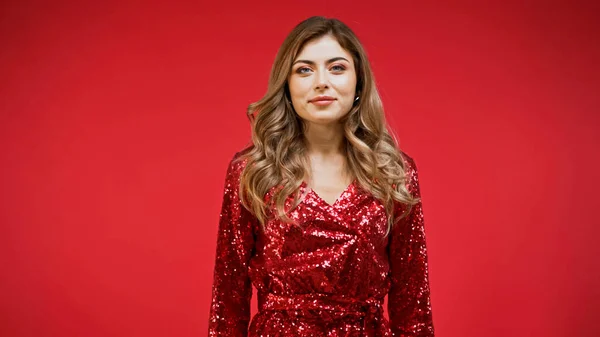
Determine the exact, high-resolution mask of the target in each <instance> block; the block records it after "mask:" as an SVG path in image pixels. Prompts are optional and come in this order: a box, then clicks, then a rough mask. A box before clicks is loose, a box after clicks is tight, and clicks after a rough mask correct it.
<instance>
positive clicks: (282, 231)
mask: <svg viewBox="0 0 600 337" xmlns="http://www.w3.org/2000/svg"><path fill="white" fill-rule="evenodd" d="M248 116H249V119H250V121H251V124H252V142H251V144H250V145H249V146H248V147H247V148H246V149H244V150H242V151H240V152H238V153H236V154H235V156H234V157H233V159H232V160H231V162H230V164H229V168H228V170H227V178H226V183H225V191H224V197H223V204H222V211H221V214H220V222H219V231H218V239H217V252H216V261H215V271H214V281H213V292H212V303H211V307H210V317H209V335H210V336H228V337H230V336H252V337H254V336H286V337H287V336H311V337H317V336H365V337H366V336H371V337H374V336H434V328H433V321H432V312H431V305H430V290H429V279H428V266H427V249H426V244H425V231H424V221H423V211H422V204H421V200H420V191H419V179H418V175H417V167H416V165H415V161H414V160H413V159H412V158H411V157H409V156H408V155H407V154H406V153H404V152H403V151H401V150H400V149H399V148H398V145H397V142H396V141H395V139H394V138H393V137H392V136H390V134H393V133H391V132H390V131H389V129H388V126H387V124H386V121H385V116H384V112H383V108H382V104H381V100H380V98H379V95H378V93H377V88H376V87H375V82H374V79H373V74H372V72H371V68H370V66H369V62H368V60H367V57H366V54H365V51H364V49H363V47H362V45H361V43H360V42H359V40H358V39H357V37H356V36H355V35H354V33H353V32H352V31H351V30H350V29H349V28H348V27H347V26H346V25H345V24H343V23H342V22H340V21H339V20H336V19H327V18H324V17H312V18H309V19H307V20H305V21H303V22H301V23H300V24H299V25H298V26H296V27H295V28H294V30H293V31H292V32H291V33H290V34H289V35H288V37H287V38H286V39H285V41H284V42H283V45H282V46H281V48H280V49H279V52H278V54H277V57H276V59H275V62H274V64H273V67H272V70H271V76H270V79H269V87H268V91H267V93H266V95H265V96H264V97H263V98H262V99H261V100H260V101H258V102H256V103H254V104H251V105H250V107H249V109H248ZM252 285H254V286H255V287H256V289H257V293H258V306H259V311H258V313H257V314H256V315H255V316H254V317H253V318H252V320H250V299H251V296H252ZM386 295H387V296H388V302H387V303H388V307H387V308H388V313H389V320H388V319H386V318H385V317H384V315H383V303H384V297H385V296H386Z"/></svg>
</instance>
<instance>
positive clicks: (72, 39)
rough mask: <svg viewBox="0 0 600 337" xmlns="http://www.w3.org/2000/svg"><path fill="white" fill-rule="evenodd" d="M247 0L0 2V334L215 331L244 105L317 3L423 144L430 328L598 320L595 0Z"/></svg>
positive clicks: (566, 327) (542, 330)
mask: <svg viewBox="0 0 600 337" xmlns="http://www.w3.org/2000/svg"><path fill="white" fill-rule="evenodd" d="M250 3H252V4H248V3H245V2H241V1H240V2H239V3H231V2H227V1H216V2H212V1H211V2H206V3H203V2H198V1H195V2H192V1H185V2H178V3H177V4H174V3H169V2H167V1H163V2H150V1H119V2H107V1H94V2H92V1H86V2H81V1H73V2H72V3H69V2H67V1H53V2H35V1H29V0H27V1H26V0H22V1H9V2H7V1H4V2H2V5H1V7H0V34H1V35H0V39H1V41H0V45H1V47H0V77H1V81H0V160H1V166H0V170H1V175H0V187H1V188H0V223H1V232H0V240H1V242H0V267H1V270H2V276H1V278H0V296H1V298H0V335H2V336H36V337H37V336H44V337H51V336H60V337H66V336H86V337H93V336H145V337H149V336H204V335H206V330H207V323H208V310H209V305H210V297H211V283H212V269H213V265H214V261H213V259H214V251H215V243H216V234H217V233H216V230H217V221H218V212H219V210H220V206H221V201H222V193H223V187H224V186H223V182H224V177H225V170H226V167H227V164H228V161H229V160H230V159H231V157H232V156H233V154H234V153H235V152H236V151H238V150H239V149H241V148H242V147H243V145H244V144H245V143H246V141H247V140H248V137H249V135H250V128H249V124H248V122H247V119H246V117H245V110H246V107H247V105H248V104H249V103H250V102H252V101H255V100H258V99H259V98H260V97H261V96H262V95H263V94H264V92H265V90H266V86H267V78H268V73H269V70H270V67H271V63H272V61H273V59H274V57H275V53H276V52H277V48H278V47H279V45H280V44H281V42H282V41H283V39H284V37H285V36H286V34H287V33H288V32H289V31H290V30H291V29H292V28H293V27H294V26H295V25H296V24H297V23H298V22H299V21H301V20H302V19H304V18H306V17H308V16H311V15H316V14H319V15H327V16H333V17H338V18H340V19H341V20H342V21H344V22H346V23H347V24H348V25H349V26H350V27H351V28H352V29H353V30H354V31H355V32H356V33H357V35H358V36H359V38H360V39H361V40H362V41H363V43H364V45H365V47H366V49H367V51H368V53H369V57H370V60H371V62H372V66H373V69H374V72H375V75H376V80H377V83H378V86H379V89H380V92H381V95H382V98H383V101H384V104H385V108H386V112H387V114H388V119H389V122H390V124H391V125H392V128H393V129H394V130H395V131H396V133H397V134H398V136H399V138H400V141H401V146H402V147H403V149H404V150H405V151H406V152H407V153H409V154H410V155H411V156H413V157H414V158H415V159H416V161H417V165H418V167H419V171H420V179H421V189H422V195H423V201H424V212H425V217H426V226H427V240H428V248H429V256H430V276H431V288H432V305H433V310H434V324H435V327H436V331H437V334H438V336H457V337H458V336H461V337H465V336H474V337H475V336H477V337H479V336H487V337H496V336H497V337H504V336H544V337H546V336H548V337H557V336H578V337H583V336H589V337H591V336H599V335H600V328H599V325H598V324H597V323H598V322H597V315H598V312H599V311H600V298H599V297H600V296H599V295H600V291H599V288H598V286H599V285H600V284H599V280H600V275H599V270H600V268H599V266H598V262H597V258H598V256H600V254H599V253H600V249H599V248H598V247H599V244H598V243H597V241H598V234H599V230H598V225H599V224H600V222H599V221H598V216H597V212H598V209H599V207H598V187H599V181H598V180H599V179H598V176H599V174H598V171H599V169H600V165H599V163H598V154H597V152H598V150H597V149H598V145H600V142H599V138H600V136H599V130H600V118H599V115H598V113H599V110H600V109H599V104H598V92H599V84H600V76H599V72H598V62H599V60H600V48H599V45H600V44H599V42H598V32H599V31H600V30H599V28H600V27H598V26H599V25H598V12H599V11H598V10H599V8H598V5H595V4H593V2H592V1H590V2H589V3H585V2H576V1H571V2H567V1H564V2H562V3H559V2H552V3H551V4H550V3H549V2H547V1H538V2H532V1H528V2H526V4H523V3H521V1H513V2H505V1H497V2H471V3H465V2H462V3H460V4H458V3H456V2H452V4H450V2H438V3H434V2H431V1H426V2H420V3H418V4H417V2H416V1H415V2H413V1H410V2H409V1H406V2H396V1H390V2H387V3H384V2H377V1H368V2H365V1H303V2H301V3H300V2H297V3H285V2H281V1H269V3H268V2H267V1H265V2H263V3H261V4H257V3H258V2H250ZM255 299H256V298H254V300H255ZM255 309H256V303H255V302H253V310H255Z"/></svg>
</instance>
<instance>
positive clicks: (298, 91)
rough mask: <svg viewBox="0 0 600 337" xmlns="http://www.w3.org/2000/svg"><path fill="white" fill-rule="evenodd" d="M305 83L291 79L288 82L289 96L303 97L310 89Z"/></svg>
mask: <svg viewBox="0 0 600 337" xmlns="http://www.w3.org/2000/svg"><path fill="white" fill-rule="evenodd" d="M307 82H308V81H303V80H302V79H292V80H290V81H288V87H289V89H290V94H291V95H292V96H304V95H305V94H306V92H307V91H308V89H310V84H309V83H307Z"/></svg>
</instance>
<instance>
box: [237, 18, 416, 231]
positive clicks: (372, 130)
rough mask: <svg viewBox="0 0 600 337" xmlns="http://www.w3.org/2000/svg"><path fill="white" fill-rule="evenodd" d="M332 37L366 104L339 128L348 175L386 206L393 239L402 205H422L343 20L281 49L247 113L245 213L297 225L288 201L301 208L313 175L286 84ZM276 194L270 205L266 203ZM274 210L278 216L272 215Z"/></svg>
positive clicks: (308, 27)
mask: <svg viewBox="0 0 600 337" xmlns="http://www.w3.org/2000/svg"><path fill="white" fill-rule="evenodd" d="M328 34H330V35H332V36H333V37H334V38H335V39H336V40H337V41H338V43H339V44H340V46H342V48H344V49H345V50H346V51H348V52H349V54H350V55H352V58H353V61H354V66H355V70H356V76H357V84H356V93H357V95H358V96H360V99H359V100H358V101H356V102H355V104H354V105H353V107H352V108H351V109H350V111H349V112H348V113H347V114H346V115H345V116H344V117H343V118H342V119H341V120H340V123H342V125H343V130H344V147H345V151H346V156H347V162H348V169H349V171H350V172H352V175H353V176H354V177H355V178H356V181H357V183H358V185H359V186H360V188H362V189H364V190H366V191H368V192H370V193H371V194H372V195H373V196H374V197H375V198H377V199H379V200H380V201H381V203H382V204H383V205H384V207H385V210H386V213H387V214H388V228H387V232H386V236H387V235H388V234H389V232H390V230H391V228H392V226H393V225H394V223H395V222H396V221H397V220H399V219H400V218H401V217H402V215H401V216H398V215H397V214H394V213H395V211H396V207H395V206H394V204H395V202H399V203H401V204H402V205H406V206H408V209H406V211H404V212H402V213H403V214H406V213H407V212H408V210H409V209H410V207H412V206H413V205H414V204H416V203H417V202H418V201H419V200H418V198H416V197H413V196H412V195H411V193H410V192H409V191H408V189H407V186H406V181H407V177H406V167H405V163H404V160H403V159H402V151H400V149H399V147H398V145H397V142H396V138H395V137H394V136H393V133H391V132H390V131H389V130H388V129H389V128H388V125H387V122H386V120H385V114H384V110H383V105H382V102H381V99H380V97H379V94H378V92H377V88H376V86H375V80H374V77H373V73H372V71H371V66H370V65H369V61H368V59H367V56H366V52H365V50H364V49H363V47H362V44H361V43H360V41H359V40H358V38H357V37H356V35H355V34H354V33H353V32H352V30H350V28H349V27H348V26H346V25H345V24H344V23H342V22H341V21H339V20H337V19H333V18H325V17H319V16H315V17H311V18H308V19H306V20H304V21H302V22H301V23H300V24H298V25H297V26H296V27H295V28H294V29H293V30H292V31H291V32H290V34H289V35H288V36H287V37H286V39H285V40H284V42H283V44H282V45H281V47H280V49H279V51H278V53H277V56H276V58H275V61H274V63H273V66H272V68H271V74H270V77H269V84H268V89H267V92H266V94H265V95H264V97H262V98H261V99H260V100H259V101H258V102H255V103H252V104H250V105H249V107H248V111H247V115H248V118H249V120H250V122H251V125H252V142H251V144H250V145H249V146H248V147H247V148H246V149H245V150H244V151H242V154H241V156H240V157H239V158H238V160H247V163H246V166H245V168H244V170H243V172H242V174H241V177H240V186H239V191H240V194H239V195H240V197H241V201H242V204H243V206H244V207H246V208H247V209H248V210H249V211H250V212H251V213H252V214H254V215H255V216H256V217H257V218H258V220H259V221H260V223H261V225H262V226H263V227H264V226H265V225H266V222H267V220H268V219H269V218H270V217H271V215H272V216H274V217H275V218H278V219H280V220H282V221H285V222H292V223H293V222H294V221H293V220H292V219H290V218H289V217H288V215H287V214H286V213H287V211H288V210H287V209H285V201H286V199H287V198H288V197H289V196H290V195H292V194H294V205H293V206H292V207H295V206H296V205H297V203H298V202H299V193H298V192H299V187H300V185H302V182H303V179H304V177H305V170H306V168H309V167H310V165H309V162H308V157H307V151H306V145H305V141H304V138H303V137H304V135H303V130H304V125H303V121H302V120H301V119H300V117H299V116H298V115H297V114H296V113H295V112H294V109H293V107H292V105H291V103H290V102H289V90H288V83H287V79H288V76H289V74H290V72H291V69H292V63H293V61H294V59H295V58H296V56H297V55H298V53H299V52H300V51H301V50H302V48H303V46H304V45H305V44H306V43H307V42H308V41H311V40H314V39H317V38H320V37H322V36H325V35H328ZM273 187H279V188H277V189H276V190H275V192H274V193H273V194H272V196H271V197H270V198H268V201H266V200H265V199H266V198H265V196H266V195H267V193H268V192H269V191H270V190H271V189H272V188H273ZM271 210H274V211H271Z"/></svg>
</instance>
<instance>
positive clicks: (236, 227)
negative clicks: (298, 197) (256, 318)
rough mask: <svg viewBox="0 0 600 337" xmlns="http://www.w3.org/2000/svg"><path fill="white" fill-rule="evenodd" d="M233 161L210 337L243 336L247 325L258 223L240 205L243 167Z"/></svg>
mask: <svg viewBox="0 0 600 337" xmlns="http://www.w3.org/2000/svg"><path fill="white" fill-rule="evenodd" d="M235 158H236V156H234V159H235ZM234 159H232V161H231V162H230V163H229V167H228V169H227V176H226V179H225V191H224V193H223V203H222V207H221V213H220V218H219V226H218V234H217V248H216V256H215V269H214V275H213V285H212V302H211V306H210V316H209V323H208V335H209V336H227V337H242V336H243V337H246V336H247V334H248V324H249V322H250V300H251V298H252V284H251V282H250V278H249V276H248V264H249V261H250V258H251V257H252V254H253V252H254V230H253V225H254V224H255V223H256V221H258V220H257V219H256V218H255V217H254V216H253V215H252V214H251V213H250V212H249V211H248V210H247V209H246V208H244V206H242V204H241V201H240V197H239V193H238V186H239V182H240V173H241V170H242V168H243V165H242V162H234Z"/></svg>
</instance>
